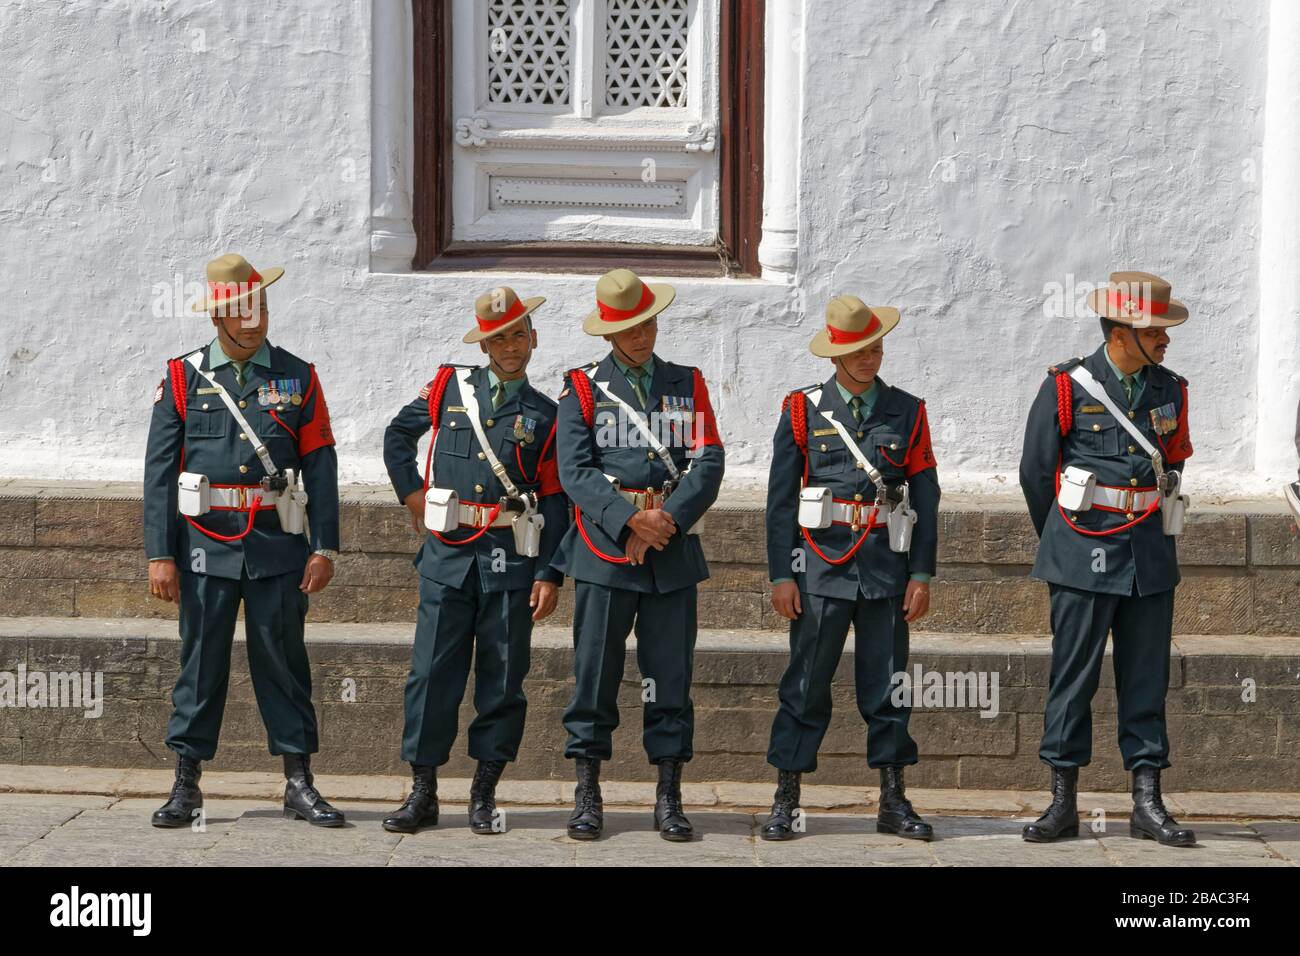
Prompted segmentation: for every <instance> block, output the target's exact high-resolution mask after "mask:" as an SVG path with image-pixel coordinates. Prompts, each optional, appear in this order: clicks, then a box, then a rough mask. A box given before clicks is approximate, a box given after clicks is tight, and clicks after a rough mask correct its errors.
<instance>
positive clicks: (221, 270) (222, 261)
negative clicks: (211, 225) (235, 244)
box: [193, 252, 284, 315]
mask: <svg viewBox="0 0 1300 956" xmlns="http://www.w3.org/2000/svg"><path fill="white" fill-rule="evenodd" d="M282 275H284V269H283V268H281V267H280V266H271V267H269V268H267V269H261V270H258V269H254V268H253V265H252V263H250V262H249V261H248V260H247V259H245V258H244V257H243V256H241V255H240V254H239V253H237V252H227V253H226V254H225V255H224V256H217V258H215V259H213V260H212V261H211V262H209V263H208V294H207V295H206V296H205V297H204V298H203V300H202V301H200V302H198V303H197V304H195V305H194V307H193V311H195V312H211V311H212V310H213V309H221V310H222V311H224V312H226V314H228V315H229V314H232V313H233V312H234V311H235V307H236V306H238V305H239V304H240V303H242V302H245V301H246V300H248V299H250V298H252V296H253V295H254V293H256V292H257V291H258V290H260V289H265V288H266V287H267V286H269V285H270V284H271V283H272V282H275V281H276V280H277V279H279V278H280V276H282Z"/></svg>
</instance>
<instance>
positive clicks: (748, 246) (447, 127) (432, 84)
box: [411, 0, 765, 276]
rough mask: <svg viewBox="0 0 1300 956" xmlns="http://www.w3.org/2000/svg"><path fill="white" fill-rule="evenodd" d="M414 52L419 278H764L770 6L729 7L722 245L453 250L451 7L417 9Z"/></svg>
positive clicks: (741, 0)
mask: <svg viewBox="0 0 1300 956" xmlns="http://www.w3.org/2000/svg"><path fill="white" fill-rule="evenodd" d="M411 4H412V13H413V26H414V30H413V32H414V37H415V49H414V58H413V67H414V73H415V83H414V102H415V117H414V130H413V132H414V142H415V171H414V190H415V195H414V197H413V198H414V202H413V212H414V228H415V237H416V246H415V259H414V261H413V262H412V263H411V265H412V268H414V269H416V270H417V271H429V272H437V271H462V270H470V269H473V270H482V271H493V270H496V271H531V272H579V273H591V274H599V273H602V272H607V271H609V270H610V269H613V268H616V267H619V266H626V267H628V268H631V269H633V270H638V271H645V272H647V273H650V274H659V275H686V276H737V275H740V276H744V275H748V276H756V275H758V274H759V264H758V242H759V238H760V234H761V232H762V222H763V63H764V52H763V22H764V6H765V2H764V0H722V2H721V3H720V7H721V24H720V28H721V38H720V39H721V43H720V46H721V50H720V57H719V61H718V70H719V84H718V87H719V95H720V97H721V103H720V104H719V106H720V109H719V118H720V129H719V131H718V133H719V136H718V143H719V155H718V163H719V167H720V168H719V172H720V179H719V197H718V198H719V222H718V242H717V243H716V244H715V245H712V246H671V245H664V246H657V245H641V244H635V243H578V242H522V243H495V242H453V241H452V238H451V149H452V139H451V126H452V120H451V58H452V50H451V5H450V2H449V0H411Z"/></svg>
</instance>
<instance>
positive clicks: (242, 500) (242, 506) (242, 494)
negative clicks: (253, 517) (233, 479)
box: [239, 488, 248, 511]
mask: <svg viewBox="0 0 1300 956" xmlns="http://www.w3.org/2000/svg"><path fill="white" fill-rule="evenodd" d="M239 510H240V511H247V510H248V489H247V488H240V489H239Z"/></svg>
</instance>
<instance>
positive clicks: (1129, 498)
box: [1120, 488, 1137, 512]
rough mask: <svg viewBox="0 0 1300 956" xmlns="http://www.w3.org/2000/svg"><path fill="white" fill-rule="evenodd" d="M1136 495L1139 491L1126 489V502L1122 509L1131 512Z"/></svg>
mask: <svg viewBox="0 0 1300 956" xmlns="http://www.w3.org/2000/svg"><path fill="white" fill-rule="evenodd" d="M1136 496H1137V492H1136V491H1134V490H1133V489H1132V488H1126V489H1124V504H1123V506H1122V507H1121V509H1120V510H1122V511H1125V512H1131V511H1132V510H1133V504H1134V499H1135V498H1136Z"/></svg>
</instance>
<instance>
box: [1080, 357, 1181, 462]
mask: <svg viewBox="0 0 1300 956" xmlns="http://www.w3.org/2000/svg"><path fill="white" fill-rule="evenodd" d="M1070 378H1072V379H1074V380H1075V381H1076V382H1078V383H1079V384H1080V385H1082V386H1083V389H1084V391H1086V392H1087V393H1088V394H1089V395H1091V396H1092V397H1093V398H1095V399H1096V400H1097V401H1099V402H1101V404H1102V405H1104V406H1105V408H1106V411H1108V412H1110V414H1111V416H1112V417H1113V418H1114V419H1115V421H1117V422H1119V423H1120V424H1121V425H1123V426H1124V429H1125V431H1127V432H1128V433H1129V434H1130V435H1132V436H1133V438H1134V440H1135V441H1136V442H1137V443H1138V444H1139V445H1141V446H1142V450H1143V451H1145V452H1146V453H1147V454H1148V455H1150V456H1151V464H1152V466H1153V467H1154V468H1155V472H1156V480H1157V481H1159V482H1160V483H1161V486H1162V487H1163V477H1164V473H1165V466H1164V456H1163V455H1161V454H1160V450H1159V449H1158V448H1156V447H1155V446H1154V445H1152V444H1151V442H1149V441H1147V436H1146V435H1143V434H1142V431H1141V429H1139V428H1138V427H1137V426H1136V425H1134V424H1133V422H1132V420H1131V419H1130V418H1129V417H1128V416H1127V415H1125V414H1124V413H1123V412H1121V411H1120V410H1119V406H1118V405H1116V404H1115V401H1114V399H1112V398H1111V397H1110V395H1108V394H1107V393H1106V390H1105V389H1104V388H1102V386H1101V383H1100V382H1098V381H1097V380H1096V379H1095V378H1093V377H1092V373H1091V372H1089V371H1088V370H1087V369H1086V368H1084V367H1083V366H1082V365H1076V366H1075V367H1074V368H1072V369H1070Z"/></svg>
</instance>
